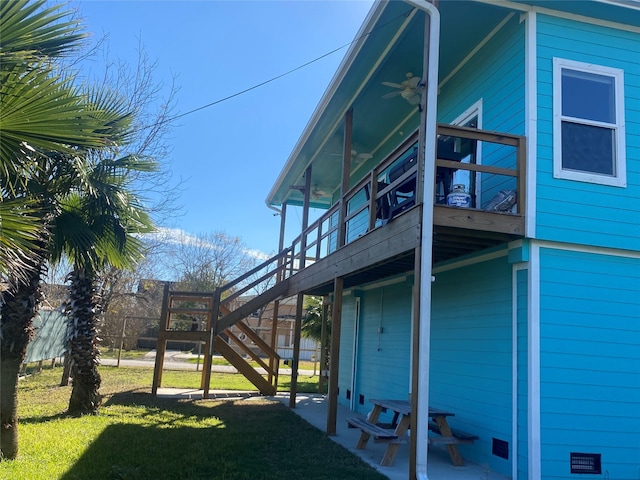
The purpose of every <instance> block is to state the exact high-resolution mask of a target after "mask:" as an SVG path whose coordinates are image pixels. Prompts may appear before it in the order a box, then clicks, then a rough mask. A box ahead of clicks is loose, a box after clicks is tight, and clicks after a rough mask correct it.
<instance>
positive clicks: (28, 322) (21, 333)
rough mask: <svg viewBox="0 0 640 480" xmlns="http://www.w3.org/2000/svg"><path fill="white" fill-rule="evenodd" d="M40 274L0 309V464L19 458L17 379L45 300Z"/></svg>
mask: <svg viewBox="0 0 640 480" xmlns="http://www.w3.org/2000/svg"><path fill="white" fill-rule="evenodd" d="M40 271H41V267H36V268H35V269H33V270H30V271H29V272H28V273H29V280H28V281H27V282H23V283H19V282H16V283H15V284H14V286H13V287H12V289H11V290H9V291H8V292H5V293H4V294H3V298H2V300H3V302H4V303H3V304H2V306H1V307H0V339H1V341H0V362H1V363H0V375H1V377H0V382H1V383H0V388H1V390H0V460H2V459H14V458H16V456H17V455H18V397H17V394H18V375H19V372H20V367H21V365H22V362H23V361H24V359H25V356H26V353H27V345H28V343H29V341H30V340H31V338H32V337H33V319H34V317H35V316H36V311H37V310H36V309H37V306H38V304H39V302H40V299H41V297H42V294H41V291H40Z"/></svg>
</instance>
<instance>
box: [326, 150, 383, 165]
mask: <svg viewBox="0 0 640 480" xmlns="http://www.w3.org/2000/svg"><path fill="white" fill-rule="evenodd" d="M330 155H334V156H342V154H341V153H331V154H330ZM370 158H373V153H365V152H362V153H358V152H357V151H356V150H355V149H353V148H352V149H351V160H352V161H353V162H355V163H362V162H366V161H367V160H369V159H370Z"/></svg>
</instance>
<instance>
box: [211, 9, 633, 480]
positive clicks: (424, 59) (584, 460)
mask: <svg viewBox="0 0 640 480" xmlns="http://www.w3.org/2000/svg"><path fill="white" fill-rule="evenodd" d="M266 201H267V204H268V206H269V207H271V208H274V209H276V210H277V211H278V213H279V214H280V216H281V219H282V229H281V231H282V233H281V237H280V245H279V246H280V251H281V252H280V254H278V255H277V256H276V257H274V259H271V261H273V262H274V264H275V265H277V272H278V276H277V278H278V283H277V285H276V286H275V287H273V288H271V289H270V290H268V291H267V292H265V293H264V294H262V295H261V296H260V297H257V298H256V299H255V301H256V302H259V301H264V302H269V301H272V300H274V299H275V300H278V299H279V298H284V297H290V296H294V295H297V297H298V300H299V302H298V303H299V308H298V311H297V318H296V324H297V327H296V333H295V337H296V341H297V342H298V343H299V341H300V322H301V318H302V306H301V305H302V300H303V298H304V296H305V295H316V296H322V297H323V298H324V299H325V301H324V306H325V308H324V311H325V317H327V316H328V315H330V317H331V335H330V340H331V341H330V345H331V347H330V348H331V350H330V360H331V362H330V367H329V370H328V393H327V397H326V401H327V403H328V411H327V433H328V434H329V435H335V434H336V409H337V408H338V406H341V408H342V407H346V408H349V409H350V410H352V411H353V414H354V416H357V417H358V418H361V419H365V418H366V416H367V415H369V414H370V413H371V412H372V408H373V403H372V400H374V399H393V400H403V401H406V402H408V404H409V405H410V410H409V412H410V422H411V423H410V425H411V430H410V432H411V434H410V435H403V436H402V438H396V439H395V440H398V441H400V440H402V441H405V443H406V445H400V447H399V448H408V449H409V452H410V455H409V459H410V460H409V461H410V465H409V478H411V479H414V478H420V479H425V478H429V474H428V470H427V467H428V465H429V457H430V456H431V453H432V452H433V451H435V449H442V448H445V449H447V450H449V447H450V446H451V444H453V443H455V442H457V440H456V439H462V438H463V437H464V438H467V439H468V440H469V441H461V442H460V444H459V445H458V444H456V445H454V447H455V448H456V449H457V451H458V452H459V454H460V456H461V457H462V460H460V459H459V460H455V459H454V457H453V454H452V460H453V461H458V462H460V463H462V461H463V462H464V463H465V464H466V463H476V464H479V465H484V466H485V467H486V468H487V470H488V471H489V472H491V473H492V474H493V473H495V474H500V475H502V476H503V477H506V478H512V479H519V480H521V479H531V480H539V479H544V480H552V479H573V478H578V479H595V478H610V479H612V480H613V479H627V480H631V479H638V478H640V2H639V1H637V0H601V1H599V0H591V1H562V0H556V1H544V0H511V1H494V0H455V1H454V0H440V1H439V2H438V1H431V2H430V1H426V0H405V1H377V2H375V3H374V5H373V7H372V9H371V11H370V13H369V15H368V17H367V18H366V20H365V22H364V24H363V25H362V27H361V28H360V30H359V33H358V34H357V36H356V38H355V39H354V41H353V43H352V45H351V47H350V49H349V51H348V52H347V53H346V55H345V58H344V59H343V61H342V63H341V65H340V67H339V69H338V70H337V72H336V73H335V75H334V77H333V80H332V81H331V83H330V85H329V86H328V87H327V90H326V92H325V94H324V96H323V97H322V99H321V101H320V103H319V104H318V106H317V108H316V110H315V112H314V113H313V115H312V117H311V118H310V119H309V122H308V124H307V126H306V128H305V130H304V131H303V133H302V135H301V137H300V139H299V140H298V142H297V143H296V145H294V146H292V153H291V154H290V157H289V158H288V159H287V160H286V161H285V162H284V165H283V168H282V171H281V172H280V173H279V175H278V176H277V178H276V180H275V182H274V184H273V187H272V189H271V191H270V192H269V195H268V198H267V200H266ZM294 209H298V210H299V211H301V212H302V216H301V218H302V230H299V226H298V230H297V231H294V232H290V231H287V229H288V228H289V227H290V223H291V222H287V213H288V212H292V211H294ZM318 211H319V212H320V213H319V214H317V215H316V216H315V217H314V216H313V213H314V212H318ZM289 214H290V213H289ZM291 233H293V236H295V238H293V236H292V235H291ZM289 238H293V240H291V241H288V240H287V239H289ZM256 305H257V303H256V304H252V305H251V307H252V308H253V307H255V306H256ZM237 318H238V317H237V316H235V317H234V316H233V315H232V314H230V313H225V315H222V316H221V317H220V319H219V320H218V326H217V327H216V330H215V331H216V333H219V332H221V331H223V330H224V328H227V327H228V326H230V325H231V324H232V323H233V322H235V321H237ZM298 351H299V350H298ZM294 356H296V351H295V348H294ZM296 385H297V369H296V367H295V365H294V369H293V375H292V390H291V402H290V404H291V406H295V398H296V388H297V387H296ZM437 410H441V411H446V412H451V413H452V414H453V415H449V416H448V418H447V421H448V425H449V426H450V427H451V429H453V430H454V431H455V432H458V434H459V436H456V434H455V433H454V434H452V436H449V435H447V434H446V432H445V433H443V432H442V430H441V431H440V432H438V431H437V430H438V429H437V428H436V427H434V426H433V422H431V423H430V419H432V418H433V415H434V414H433V413H432V412H433V411H437ZM382 412H383V413H382V415H381V416H380V417H379V418H378V419H376V422H375V423H378V424H380V425H377V426H378V427H380V428H384V425H385V424H387V427H388V424H391V426H392V427H393V426H394V419H393V412H392V411H391V410H388V411H386V412H384V410H383V411H382ZM371 418H372V417H371V416H370V417H369V419H371ZM369 423H370V422H369ZM359 425H361V426H363V427H362V428H368V427H367V426H366V425H367V420H362V422H361V423H360V424H359ZM438 426H440V425H439V424H438ZM364 431H365V430H363V432H364ZM372 432H373V430H372ZM371 435H373V436H375V434H374V433H372V434H371ZM439 435H440V436H443V437H448V440H447V441H445V442H438V441H437V438H438V436H439ZM464 435H466V437H465V436H464ZM450 452H451V451H450ZM383 468H384V467H383ZM382 471H383V472H384V470H382ZM436 480H443V479H442V478H436Z"/></svg>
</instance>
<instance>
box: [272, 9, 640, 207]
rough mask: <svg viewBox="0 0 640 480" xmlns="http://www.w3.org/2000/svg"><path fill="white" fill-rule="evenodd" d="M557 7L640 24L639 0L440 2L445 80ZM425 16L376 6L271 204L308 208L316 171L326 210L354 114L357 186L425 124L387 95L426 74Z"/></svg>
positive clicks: (316, 198) (317, 201) (317, 199)
mask: <svg viewBox="0 0 640 480" xmlns="http://www.w3.org/2000/svg"><path fill="white" fill-rule="evenodd" d="M550 5H553V9H554V10H556V11H561V12H564V13H566V14H570V15H573V14H576V15H583V16H593V17H594V18H598V19H600V20H605V21H610V22H619V21H624V20H626V24H631V25H635V24H638V25H639V26H640V14H638V12H639V9H640V0H599V1H598V0H590V1H583V0H580V1H564V0H554V2H553V3H551V2H548V1H544V0H513V1H504V0H500V1H495V0H456V1H449V0H440V2H439V7H438V9H439V11H440V21H441V35H440V65H439V78H440V81H442V79H445V78H447V76H449V74H450V73H451V72H452V71H453V70H454V69H455V68H456V67H457V66H458V65H460V63H461V62H462V61H463V59H464V58H465V57H466V56H468V55H469V54H470V52H472V50H473V49H474V48H475V47H476V46H477V45H478V44H479V43H480V42H481V41H482V40H483V39H484V38H485V37H486V36H487V35H489V34H490V32H491V31H492V30H493V29H494V28H496V27H497V26H498V25H499V24H500V22H502V21H504V20H505V19H506V18H507V16H508V15H511V14H513V13H514V12H516V13H517V12H523V11H527V10H531V9H539V10H541V11H547V10H549V7H550ZM424 20H425V15H424V13H423V12H421V11H419V10H418V9H416V8H414V7H413V6H412V5H411V4H410V3H406V2H403V1H379V2H376V3H375V4H374V5H373V7H372V9H371V11H370V12H369V14H368V15H367V17H366V19H365V21H364V23H363V25H362V27H361V28H360V30H359V31H358V33H357V35H356V38H355V40H354V42H353V43H352V45H351V47H350V48H349V50H348V52H347V53H346V55H345V57H344V59H343V60H342V62H341V64H340V66H339V68H338V70H337V72H336V73H335V75H334V77H333V79H332V80H331V82H330V84H329V86H328V88H327V90H326V91H325V93H324V95H323V96H322V98H321V100H320V102H319V104H318V106H317V107H316V109H315V111H314V113H313V115H312V116H311V118H310V120H309V122H308V123H307V125H306V127H305V129H304V131H303V133H302V135H301V136H300V138H299V140H298V142H297V143H296V145H295V147H294V149H293V151H292V153H291V155H290V156H289V158H288V160H287V162H286V164H285V165H284V167H283V169H282V171H281V172H280V174H279V175H278V177H277V179H276V181H275V183H274V185H273V187H272V188H271V191H270V192H269V194H268V197H267V199H266V203H267V205H269V206H274V207H277V206H280V205H282V204H284V203H288V204H294V205H301V204H302V203H303V198H304V196H303V193H302V191H301V190H300V189H297V188H292V187H293V186H301V185H304V174H305V171H307V169H308V167H310V166H311V182H310V184H311V185H312V191H311V206H313V207H320V208H327V207H329V206H330V205H331V204H332V203H333V202H334V201H335V200H336V198H337V196H338V195H339V191H340V184H341V170H342V156H343V151H344V149H345V146H344V140H343V139H344V132H343V130H344V117H345V114H346V112H347V110H348V109H350V108H351V109H353V132H352V145H351V150H352V152H356V153H355V154H354V156H353V158H352V164H351V173H352V180H353V182H354V183H355V182H357V181H358V180H359V179H360V176H359V173H358V172H361V174H365V173H366V172H368V171H369V170H370V168H369V167H371V166H372V165H374V164H376V163H378V162H379V161H381V160H382V159H383V158H384V157H385V156H386V155H387V154H388V153H389V152H391V151H392V150H393V149H394V148H395V147H396V146H397V145H398V144H399V143H401V141H402V140H403V139H404V138H406V137H407V136H408V135H410V134H411V132H413V131H414V130H415V129H416V128H417V127H418V124H419V120H420V117H419V113H418V108H417V106H415V105H411V104H409V103H408V102H407V101H405V100H404V99H403V98H402V97H400V96H397V97H394V98H382V97H383V96H384V95H385V94H387V93H390V92H392V91H393V89H392V88H390V87H388V86H385V85H383V83H382V82H394V83H400V82H402V81H403V80H404V78H405V74H406V73H407V72H411V73H413V74H414V75H415V76H418V77H422V75H423V72H422V68H423V65H422V64H423V48H424V43H425V42H424Z"/></svg>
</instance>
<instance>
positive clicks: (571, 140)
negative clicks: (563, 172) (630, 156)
mask: <svg viewBox="0 0 640 480" xmlns="http://www.w3.org/2000/svg"><path fill="white" fill-rule="evenodd" d="M614 135H615V133H614V130H612V129H610V128H602V127H593V126H591V125H581V124H579V123H571V122H562V168H563V169H568V170H577V171H581V172H590V173H599V174H602V175H615V170H614V168H615V167H614V163H615V156H614V149H613V146H614Z"/></svg>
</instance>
